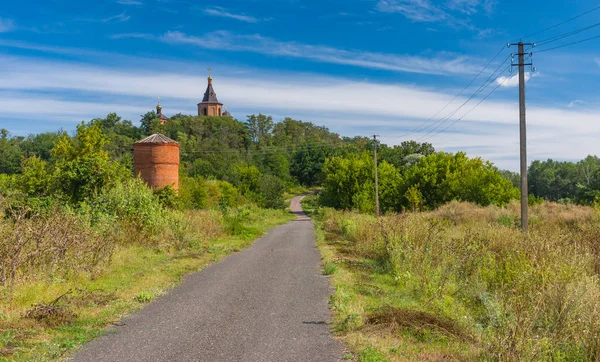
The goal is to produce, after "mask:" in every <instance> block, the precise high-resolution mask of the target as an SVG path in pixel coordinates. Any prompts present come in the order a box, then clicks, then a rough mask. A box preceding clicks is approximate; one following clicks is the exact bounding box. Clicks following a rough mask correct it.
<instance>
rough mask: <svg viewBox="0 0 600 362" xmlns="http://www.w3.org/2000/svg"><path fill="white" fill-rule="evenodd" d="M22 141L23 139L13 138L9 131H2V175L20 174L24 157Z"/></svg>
mask: <svg viewBox="0 0 600 362" xmlns="http://www.w3.org/2000/svg"><path fill="white" fill-rule="evenodd" d="M22 141H23V138H22V137H11V136H10V133H9V132H8V131H7V130H5V129H0V173H6V174H14V173H17V172H19V169H20V167H21V157H22V156H23V151H22V150H21V147H20V144H21V143H22Z"/></svg>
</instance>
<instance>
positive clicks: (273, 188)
mask: <svg viewBox="0 0 600 362" xmlns="http://www.w3.org/2000/svg"><path fill="white" fill-rule="evenodd" d="M283 190H284V186H283V183H282V182H281V180H280V179H279V178H277V177H275V176H273V175H265V176H262V177H261V178H260V180H259V182H258V192H259V195H260V200H259V203H260V206H262V207H266V208H268V209H283V208H285V203H284V200H283Z"/></svg>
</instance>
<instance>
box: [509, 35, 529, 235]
mask: <svg viewBox="0 0 600 362" xmlns="http://www.w3.org/2000/svg"><path fill="white" fill-rule="evenodd" d="M511 45H517V46H518V50H519V52H518V56H519V63H518V64H514V63H513V64H511V66H513V67H514V66H518V67H519V136H520V149H521V229H522V230H523V231H524V232H527V230H528V229H529V209H528V208H529V205H528V201H529V192H528V190H527V122H526V117H525V66H526V65H529V66H533V64H532V63H527V64H525V50H524V46H525V45H530V46H531V47H534V46H535V44H533V43H523V42H522V41H520V42H518V43H517V44H514V43H513V44H509V46H511ZM512 55H514V54H511V56H512ZM531 55H532V53H529V56H530V57H531ZM532 70H533V68H532Z"/></svg>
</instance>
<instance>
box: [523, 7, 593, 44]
mask: <svg viewBox="0 0 600 362" xmlns="http://www.w3.org/2000/svg"><path fill="white" fill-rule="evenodd" d="M598 9H600V6H597V7H595V8H593V9H590V10H588V11H586V12H583V13H581V14H579V15H576V16H574V17H572V18H569V19H567V20H565V21H561V22H560V23H558V24H554V25H552V26H549V27H547V28H545V29H542V30H540V31H536V32H535V33H531V34H527V35H525V36H522V37H521V39H523V38H529V37H530V36H534V35H538V34H541V33H543V32H545V31H548V30H551V29H554V28H556V27H559V26H561V25H563V24H566V23H568V22H570V21H573V20H575V19H578V18H580V17H582V16H584V15H587V14H589V13H591V12H594V11H596V10H598Z"/></svg>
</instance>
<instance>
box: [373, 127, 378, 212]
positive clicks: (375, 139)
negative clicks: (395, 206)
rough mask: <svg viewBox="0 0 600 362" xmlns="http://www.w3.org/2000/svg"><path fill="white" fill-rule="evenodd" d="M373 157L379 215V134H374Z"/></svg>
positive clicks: (376, 210) (376, 205)
mask: <svg viewBox="0 0 600 362" xmlns="http://www.w3.org/2000/svg"><path fill="white" fill-rule="evenodd" d="M373 159H374V160H375V215H377V216H379V179H378V178H377V135H376V134H374V135H373Z"/></svg>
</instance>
